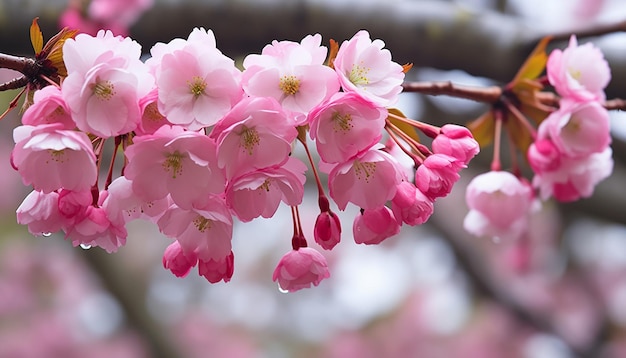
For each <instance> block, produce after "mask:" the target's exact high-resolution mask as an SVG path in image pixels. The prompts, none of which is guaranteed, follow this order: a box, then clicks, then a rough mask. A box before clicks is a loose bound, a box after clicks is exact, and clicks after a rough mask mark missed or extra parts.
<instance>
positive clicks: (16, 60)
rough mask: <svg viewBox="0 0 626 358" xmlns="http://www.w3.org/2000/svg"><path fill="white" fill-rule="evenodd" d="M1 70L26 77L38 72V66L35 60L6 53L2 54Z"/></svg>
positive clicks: (0, 59) (0, 55) (0, 56)
mask: <svg viewBox="0 0 626 358" xmlns="http://www.w3.org/2000/svg"><path fill="white" fill-rule="evenodd" d="M0 68H7V69H9V70H14V71H18V72H20V73H22V74H24V75H26V76H29V75H31V74H33V73H36V72H37V64H36V62H35V60H34V59H32V58H28V57H21V56H12V55H7V54H4V53H0Z"/></svg>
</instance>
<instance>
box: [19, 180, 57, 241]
mask: <svg viewBox="0 0 626 358" xmlns="http://www.w3.org/2000/svg"><path fill="white" fill-rule="evenodd" d="M58 202H59V194H58V193H57V192H55V191H53V192H50V193H47V194H46V193H42V192H40V191H36V190H33V191H32V192H30V194H28V195H27V196H26V198H24V201H22V203H21V204H20V206H19V207H18V208H17V210H16V214H17V223H18V224H21V225H27V226H28V232H30V233H31V234H33V235H36V236H41V235H43V234H46V235H47V234H49V233H53V232H57V231H59V230H61V228H62V227H63V225H64V224H65V218H64V217H63V215H62V214H61V212H60V211H59V206H58Z"/></svg>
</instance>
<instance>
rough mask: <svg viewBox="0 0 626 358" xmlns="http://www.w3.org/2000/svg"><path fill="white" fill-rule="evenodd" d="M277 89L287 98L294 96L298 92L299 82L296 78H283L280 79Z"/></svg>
mask: <svg viewBox="0 0 626 358" xmlns="http://www.w3.org/2000/svg"><path fill="white" fill-rule="evenodd" d="M278 87H279V88H280V89H281V91H283V93H284V94H286V95H287V96H289V95H294V94H296V93H298V91H299V90H300V80H299V79H298V78H297V77H296V76H287V75H285V76H283V77H281V78H280V83H279V84H278Z"/></svg>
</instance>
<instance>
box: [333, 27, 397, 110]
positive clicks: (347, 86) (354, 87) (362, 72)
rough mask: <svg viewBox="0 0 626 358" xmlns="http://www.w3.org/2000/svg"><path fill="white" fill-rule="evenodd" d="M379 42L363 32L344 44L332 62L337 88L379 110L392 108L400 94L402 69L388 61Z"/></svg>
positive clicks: (381, 43)
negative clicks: (355, 93)
mask: <svg viewBox="0 0 626 358" xmlns="http://www.w3.org/2000/svg"><path fill="white" fill-rule="evenodd" d="M384 47H385V43H384V42H383V41H382V40H378V39H377V40H374V41H372V40H371V39H370V35H369V33H368V32H367V31H365V30H361V31H359V32H357V33H356V34H355V35H354V36H353V37H352V38H351V39H350V40H347V41H344V42H343V43H342V44H341V46H340V47H339V52H338V53H337V57H336V58H335V60H334V67H335V70H336V71H337V74H338V75H339V81H340V82H341V87H342V88H343V90H344V91H345V92H352V91H355V92H357V93H358V94H359V95H360V96H362V97H363V98H365V99H367V100H369V101H372V102H374V103H376V104H378V105H380V106H383V107H390V106H393V105H394V104H395V103H396V101H397V100H398V95H399V94H400V92H402V82H403V80H404V72H403V70H402V66H400V65H399V64H397V63H395V62H393V61H392V60H391V52H389V50H387V49H385V48H384Z"/></svg>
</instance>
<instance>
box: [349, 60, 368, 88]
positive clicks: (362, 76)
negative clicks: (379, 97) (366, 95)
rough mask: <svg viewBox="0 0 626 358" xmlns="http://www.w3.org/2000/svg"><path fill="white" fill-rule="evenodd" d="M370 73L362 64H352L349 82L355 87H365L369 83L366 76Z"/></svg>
mask: <svg viewBox="0 0 626 358" xmlns="http://www.w3.org/2000/svg"><path fill="white" fill-rule="evenodd" d="M369 72H370V68H368V67H365V66H364V65H363V62H361V63H360V64H356V63H355V64H354V66H352V70H351V71H350V76H349V79H350V82H352V83H354V84H355V85H367V84H369V83H370V80H369V79H368V78H367V74H368V73H369Z"/></svg>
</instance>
